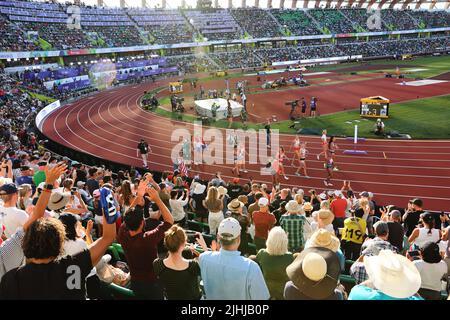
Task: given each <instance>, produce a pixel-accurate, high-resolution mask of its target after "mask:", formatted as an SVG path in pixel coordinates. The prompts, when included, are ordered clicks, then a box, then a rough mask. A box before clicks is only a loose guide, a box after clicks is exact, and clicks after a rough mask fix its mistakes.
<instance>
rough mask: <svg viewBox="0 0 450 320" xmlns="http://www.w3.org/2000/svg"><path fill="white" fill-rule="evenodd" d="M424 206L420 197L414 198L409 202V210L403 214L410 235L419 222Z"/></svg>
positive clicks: (406, 229) (406, 230) (404, 223)
mask: <svg viewBox="0 0 450 320" xmlns="http://www.w3.org/2000/svg"><path fill="white" fill-rule="evenodd" d="M422 206H423V202H422V199H419V198H416V199H413V200H411V201H410V202H409V203H408V210H406V212H405V214H404V215H403V227H404V228H405V234H406V236H408V237H409V236H410V235H411V233H412V232H413V230H414V229H415V228H416V226H417V225H418V224H419V220H420V215H421V214H422V213H424V211H423V209H422Z"/></svg>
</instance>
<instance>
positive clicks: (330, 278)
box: [286, 247, 340, 299]
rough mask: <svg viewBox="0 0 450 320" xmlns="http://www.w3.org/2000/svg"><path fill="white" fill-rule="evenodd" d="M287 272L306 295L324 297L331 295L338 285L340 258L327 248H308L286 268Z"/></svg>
mask: <svg viewBox="0 0 450 320" xmlns="http://www.w3.org/2000/svg"><path fill="white" fill-rule="evenodd" d="M286 274H287V275H288V277H289V279H291V281H292V282H293V283H294V285H295V286H296V287H297V288H298V290H299V291H300V292H301V293H303V294H304V295H306V296H308V297H310V298H313V299H324V298H327V297H329V296H331V295H332V294H333V292H334V290H335V289H336V287H337V284H338V279H339V274H340V265H339V258H338V256H337V254H336V253H334V252H333V251H331V250H329V249H326V248H320V247H313V248H307V249H305V250H303V251H302V252H301V253H300V254H299V255H298V256H297V258H296V259H295V260H294V262H292V263H291V264H290V265H289V266H288V267H287V268H286Z"/></svg>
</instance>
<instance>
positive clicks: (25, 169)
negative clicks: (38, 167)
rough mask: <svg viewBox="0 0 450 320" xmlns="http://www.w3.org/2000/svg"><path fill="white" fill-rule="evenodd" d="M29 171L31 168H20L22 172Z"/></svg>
mask: <svg viewBox="0 0 450 320" xmlns="http://www.w3.org/2000/svg"><path fill="white" fill-rule="evenodd" d="M28 170H30V167H29V166H21V167H20V171H28Z"/></svg>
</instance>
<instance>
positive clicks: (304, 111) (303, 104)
mask: <svg viewBox="0 0 450 320" xmlns="http://www.w3.org/2000/svg"><path fill="white" fill-rule="evenodd" d="M305 114H306V100H305V97H302V118H304V117H305Z"/></svg>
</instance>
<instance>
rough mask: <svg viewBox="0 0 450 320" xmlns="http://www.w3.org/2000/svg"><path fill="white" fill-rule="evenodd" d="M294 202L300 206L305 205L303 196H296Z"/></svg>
mask: <svg viewBox="0 0 450 320" xmlns="http://www.w3.org/2000/svg"><path fill="white" fill-rule="evenodd" d="M294 200H295V201H297V203H298V204H303V195H302V194H298V193H297V194H296V195H295V198H294Z"/></svg>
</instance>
